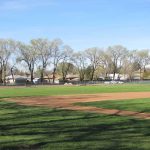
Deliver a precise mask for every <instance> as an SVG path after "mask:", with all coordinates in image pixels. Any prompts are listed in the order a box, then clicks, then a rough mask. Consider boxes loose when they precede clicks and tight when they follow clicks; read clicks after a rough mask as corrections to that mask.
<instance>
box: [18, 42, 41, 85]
mask: <svg viewBox="0 0 150 150" xmlns="http://www.w3.org/2000/svg"><path fill="white" fill-rule="evenodd" d="M18 50H19V56H18V58H17V60H18V61H23V62H25V63H26V65H27V66H28V70H29V72H30V78H31V82H32V83H33V79H34V69H35V63H36V61H37V57H38V52H37V50H36V49H35V48H33V47H32V46H31V45H25V44H23V43H20V42H19V43H18Z"/></svg>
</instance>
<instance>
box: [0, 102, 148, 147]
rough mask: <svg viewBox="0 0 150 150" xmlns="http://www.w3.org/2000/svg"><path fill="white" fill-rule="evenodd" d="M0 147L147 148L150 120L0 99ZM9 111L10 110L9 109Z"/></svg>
mask: <svg viewBox="0 0 150 150" xmlns="http://www.w3.org/2000/svg"><path fill="white" fill-rule="evenodd" d="M0 110H2V111H3V113H2V115H1V114H0V149H1V150H8V149H9V150H31V149H32V150H38V149H44V150H45V149H47V150H49V149H50V150H51V149H61V150H63V149H86V150H88V149H89V150H90V149H92V150H94V149H103V150H113V149H114V150H120V149H123V150H128V149H131V150H134V149H135V150H143V149H146V150H148V149H149V148H150V144H149V140H150V130H149V128H150V121H148V120H136V119H131V118H128V117H117V116H106V115H98V114H90V113H82V112H76V111H69V110H68V111H67V110H58V109H48V108H42V107H27V106H19V105H16V104H15V103H8V102H1V101H0ZM11 111H12V113H10V112H11Z"/></svg>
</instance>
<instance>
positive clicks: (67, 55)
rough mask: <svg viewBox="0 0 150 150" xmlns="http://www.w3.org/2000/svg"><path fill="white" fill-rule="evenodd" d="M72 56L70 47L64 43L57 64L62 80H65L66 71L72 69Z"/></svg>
mask: <svg viewBox="0 0 150 150" xmlns="http://www.w3.org/2000/svg"><path fill="white" fill-rule="evenodd" d="M72 56H73V50H72V48H71V47H70V46H68V45H65V46H64V47H63V52H62V59H61V63H60V64H59V69H60V70H61V74H62V79H63V81H64V80H66V76H67V74H68V72H69V71H71V70H72V69H73V64H72Z"/></svg>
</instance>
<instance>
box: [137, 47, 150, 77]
mask: <svg viewBox="0 0 150 150" xmlns="http://www.w3.org/2000/svg"><path fill="white" fill-rule="evenodd" d="M149 52H150V51H149V49H144V50H140V51H137V52H136V60H137V62H138V64H139V66H140V79H142V70H143V72H145V66H146V65H148V64H149V63H150V56H149Z"/></svg>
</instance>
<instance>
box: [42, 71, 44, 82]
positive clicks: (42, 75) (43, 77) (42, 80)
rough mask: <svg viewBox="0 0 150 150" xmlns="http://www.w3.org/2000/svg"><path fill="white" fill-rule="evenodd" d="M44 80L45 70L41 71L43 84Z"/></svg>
mask: <svg viewBox="0 0 150 150" xmlns="http://www.w3.org/2000/svg"><path fill="white" fill-rule="evenodd" d="M43 78H44V70H43V69H42V70H41V83H43V81H44V79H43Z"/></svg>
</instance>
